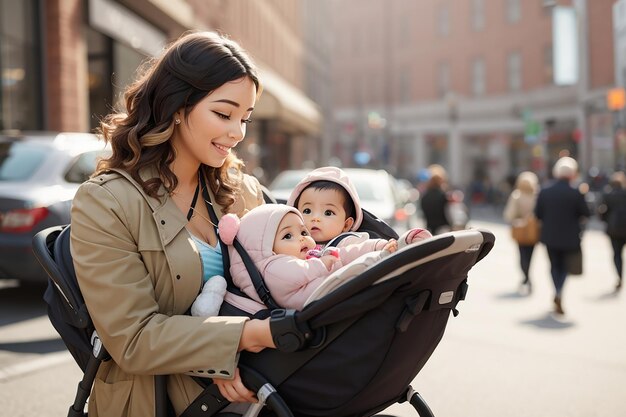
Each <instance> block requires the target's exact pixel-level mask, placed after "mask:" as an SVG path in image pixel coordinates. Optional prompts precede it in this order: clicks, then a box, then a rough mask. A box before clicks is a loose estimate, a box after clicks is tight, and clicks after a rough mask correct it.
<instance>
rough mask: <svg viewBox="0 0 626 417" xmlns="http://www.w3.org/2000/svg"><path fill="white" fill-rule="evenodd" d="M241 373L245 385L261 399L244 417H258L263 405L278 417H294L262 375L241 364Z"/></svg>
mask: <svg viewBox="0 0 626 417" xmlns="http://www.w3.org/2000/svg"><path fill="white" fill-rule="evenodd" d="M239 372H240V374H241V379H242V381H243V382H244V385H245V386H246V387H248V388H249V389H251V390H252V391H254V392H256V393H257V397H258V399H259V403H258V404H253V405H252V406H251V407H250V409H249V410H248V412H246V414H244V417H256V415H258V413H259V411H261V408H262V406H263V404H267V405H268V407H269V408H271V409H272V410H273V411H274V412H275V413H276V416H277V417H294V416H293V413H292V412H291V410H290V409H289V406H287V403H285V400H283V398H282V397H281V396H280V395H279V394H278V392H277V391H276V389H275V388H274V387H273V386H272V384H270V383H269V382H268V381H267V380H266V379H265V378H264V377H263V376H262V375H261V374H260V373H258V372H257V371H255V370H253V369H252V368H248V367H247V366H244V365H241V364H239Z"/></svg>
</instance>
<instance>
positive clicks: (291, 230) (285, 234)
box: [272, 213, 315, 259]
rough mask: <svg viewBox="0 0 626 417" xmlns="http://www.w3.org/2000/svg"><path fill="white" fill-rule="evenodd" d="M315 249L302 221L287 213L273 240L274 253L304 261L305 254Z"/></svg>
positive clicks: (293, 214) (313, 242)
mask: <svg viewBox="0 0 626 417" xmlns="http://www.w3.org/2000/svg"><path fill="white" fill-rule="evenodd" d="M313 248H315V241H314V240H313V238H312V237H311V235H310V234H309V231H308V230H307V228H306V226H305V225H304V223H302V219H300V217H299V216H298V215H297V214H295V213H287V214H286V215H285V217H283V219H282V220H281V221H280V224H279V225H278V231H277V232H276V237H275V238H274V247H273V248H272V250H273V251H274V253H277V254H281V255H290V256H295V257H297V258H300V259H306V253H307V252H308V251H309V250H311V249H313Z"/></svg>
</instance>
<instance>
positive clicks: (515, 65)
mask: <svg viewBox="0 0 626 417" xmlns="http://www.w3.org/2000/svg"><path fill="white" fill-rule="evenodd" d="M506 66H507V71H508V79H509V90H510V91H520V90H521V89H522V55H521V54H520V53H519V52H511V53H509V55H508V57H507V63H506Z"/></svg>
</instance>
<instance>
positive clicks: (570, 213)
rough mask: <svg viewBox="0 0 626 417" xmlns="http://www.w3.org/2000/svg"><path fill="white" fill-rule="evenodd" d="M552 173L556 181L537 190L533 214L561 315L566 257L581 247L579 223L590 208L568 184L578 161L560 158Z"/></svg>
mask: <svg viewBox="0 0 626 417" xmlns="http://www.w3.org/2000/svg"><path fill="white" fill-rule="evenodd" d="M552 173H553V175H554V178H555V180H554V182H553V183H551V184H550V185H548V186H546V187H545V188H543V189H542V190H541V191H540V192H539V195H538V197H537V204H536V205H535V216H536V217H537V218H538V219H539V220H540V221H541V242H542V243H543V244H544V245H545V246H546V249H547V251H548V257H549V258H550V273H551V275H552V281H553V283H554V291H555V295H554V311H555V313H557V314H564V311H563V306H562V298H563V294H562V292H563V286H564V284H565V280H566V278H567V268H566V258H567V256H568V255H569V254H570V253H571V252H574V251H577V250H580V241H581V233H582V225H581V224H582V222H584V221H586V219H587V218H588V217H589V207H588V206H587V203H586V202H585V197H584V196H583V194H582V193H581V192H580V191H579V190H578V189H576V188H574V187H572V185H571V184H570V182H571V181H572V180H573V179H574V178H575V177H576V175H577V173H578V164H577V163H576V161H575V160H574V159H573V158H570V157H569V156H564V157H561V158H560V159H559V160H558V161H557V162H556V164H554V168H553V170H552Z"/></svg>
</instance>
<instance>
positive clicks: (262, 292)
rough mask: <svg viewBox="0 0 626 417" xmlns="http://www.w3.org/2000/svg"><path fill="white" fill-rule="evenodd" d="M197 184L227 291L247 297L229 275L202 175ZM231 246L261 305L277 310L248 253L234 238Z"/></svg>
mask: <svg viewBox="0 0 626 417" xmlns="http://www.w3.org/2000/svg"><path fill="white" fill-rule="evenodd" d="M199 184H200V188H202V197H203V198H204V202H205V204H206V208H207V211H208V212H209V217H210V218H211V221H212V222H213V227H215V234H216V236H217V240H218V241H219V242H220V247H221V249H222V261H223V265H224V278H225V279H226V285H227V289H228V291H229V292H232V293H233V294H236V295H239V296H241V297H247V296H246V295H245V294H244V293H243V292H242V291H241V290H240V289H239V288H237V287H236V286H235V284H234V282H233V278H232V276H231V275H230V256H229V254H228V248H227V247H226V244H225V243H224V242H223V241H222V239H221V238H220V235H219V233H218V229H217V226H216V225H217V224H218V221H219V220H218V219H217V215H216V214H215V210H214V209H213V204H211V197H210V196H209V190H208V188H207V184H206V179H205V178H204V175H202V174H200V179H199ZM233 246H234V247H235V250H237V253H239V256H241V259H242V260H243V263H244V265H245V266H246V269H247V270H248V274H249V275H250V279H251V280H252V283H253V284H254V289H255V290H256V292H257V294H258V295H259V298H261V301H262V302H263V304H265V305H266V306H267V307H269V308H270V309H276V308H279V307H278V304H276V302H275V301H274V299H273V298H272V297H271V295H270V291H269V290H268V289H267V286H266V285H265V281H264V280H263V277H261V273H260V272H259V270H258V268H257V267H256V265H254V262H252V259H251V258H250V255H248V252H246V250H245V249H244V247H243V246H242V245H241V243H240V242H239V241H238V240H237V239H236V238H235V240H234V242H233Z"/></svg>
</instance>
